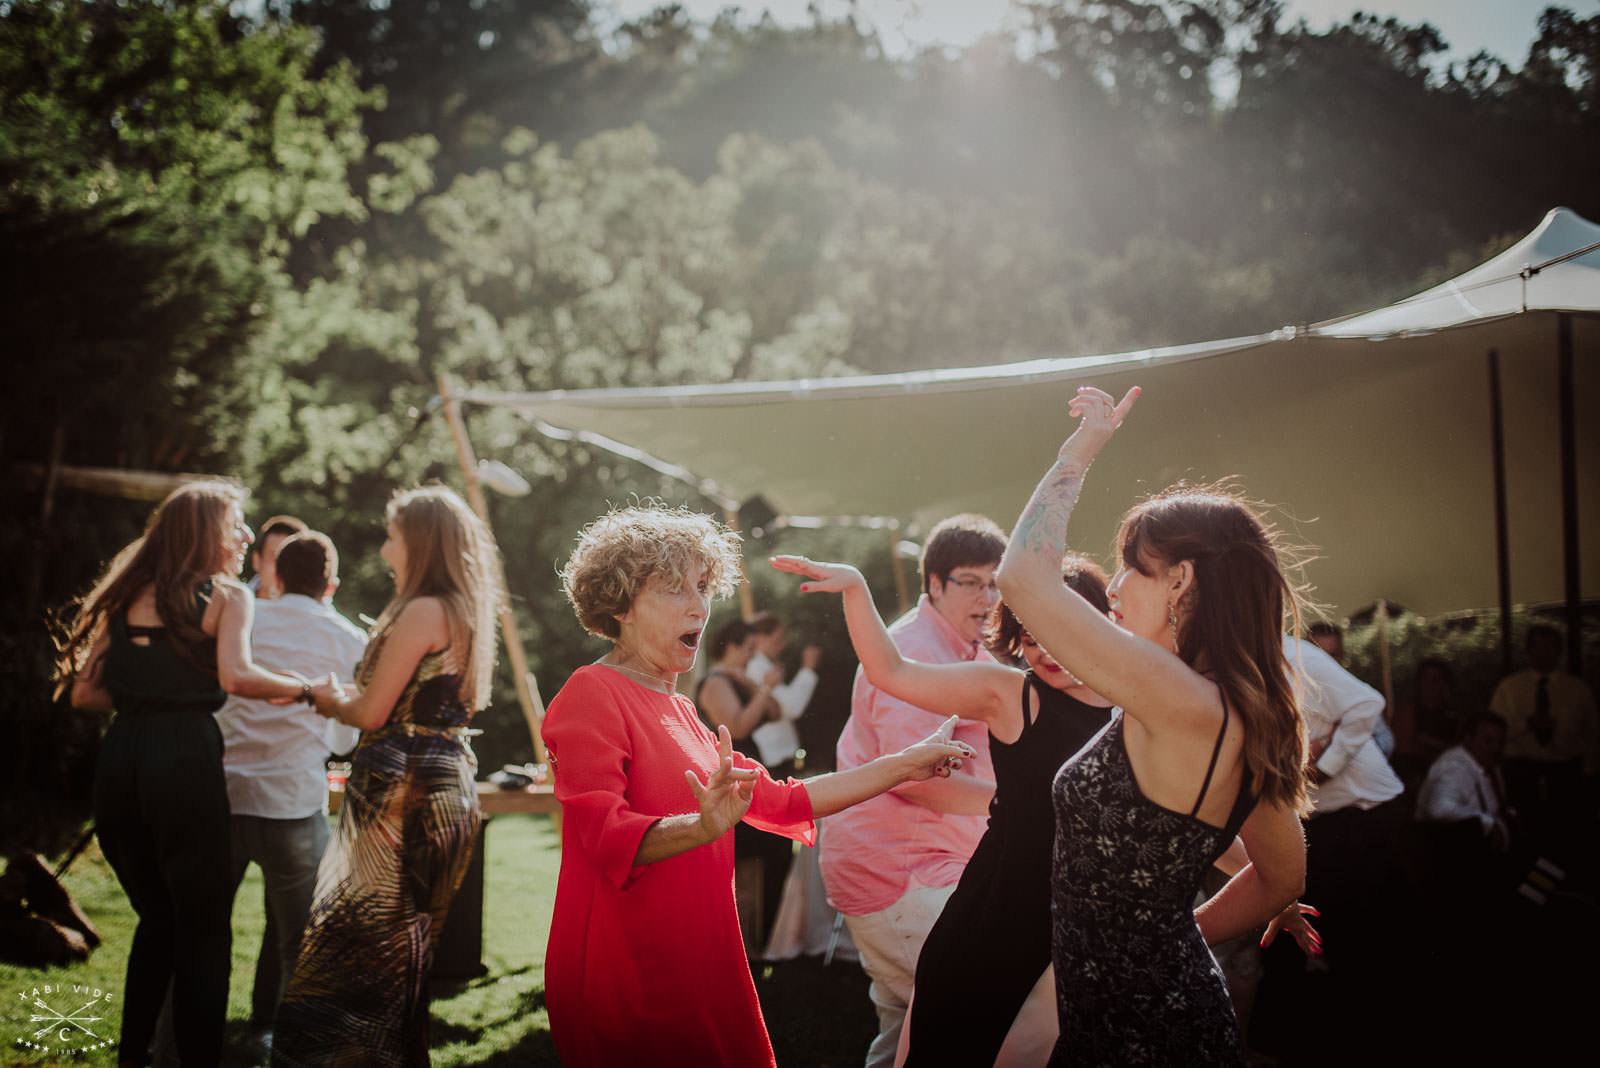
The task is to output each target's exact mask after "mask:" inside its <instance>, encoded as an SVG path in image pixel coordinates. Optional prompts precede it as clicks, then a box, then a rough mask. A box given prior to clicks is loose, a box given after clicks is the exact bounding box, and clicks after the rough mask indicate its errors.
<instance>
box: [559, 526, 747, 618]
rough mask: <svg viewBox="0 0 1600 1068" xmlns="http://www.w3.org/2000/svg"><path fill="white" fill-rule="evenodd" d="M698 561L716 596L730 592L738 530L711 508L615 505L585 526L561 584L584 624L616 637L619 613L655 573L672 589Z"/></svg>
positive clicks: (735, 577)
mask: <svg viewBox="0 0 1600 1068" xmlns="http://www.w3.org/2000/svg"><path fill="white" fill-rule="evenodd" d="M695 566H698V567H700V568H701V569H702V570H703V571H704V572H705V580H706V583H707V585H708V586H709V588H710V590H711V594H712V596H713V597H726V596H728V595H729V594H731V593H732V592H733V591H734V590H735V589H736V588H738V585H739V577H740V575H741V574H742V571H743V568H742V560H741V556H740V551H739V535H738V534H736V533H734V532H733V531H732V530H729V529H728V528H727V527H726V526H724V525H723V524H721V523H719V522H717V521H716V520H715V519H713V518H712V517H711V516H708V515H701V514H700V513H698V512H691V511H689V510H688V509H687V508H668V507H667V506H666V505H665V504H662V503H659V502H655V501H646V502H645V503H643V504H640V505H631V506H629V507H626V508H613V509H612V510H611V511H609V512H607V513H606V514H605V515H603V516H601V517H600V518H599V519H596V520H595V521H594V522H593V523H590V524H589V525H588V526H586V527H584V528H583V532H582V533H581V534H579V535H578V544H577V546H576V547H575V548H574V549H573V550H572V556H571V557H569V558H568V559H567V562H566V565H565V566H564V567H562V569H561V588H562V590H563V591H564V592H565V593H566V595H567V600H568V601H570V602H572V608H573V611H575V612H577V614H578V622H579V623H580V624H582V625H583V629H584V630H586V631H588V632H589V633H590V634H594V635H597V636H598V637H601V638H609V639H612V640H615V639H616V638H617V636H618V635H619V634H620V633H621V627H620V625H619V624H618V623H617V616H619V615H623V614H625V613H626V612H627V611H628V609H629V608H631V607H632V606H633V599H634V598H635V597H636V596H638V594H639V591H640V590H642V589H644V586H645V583H647V582H649V581H650V579H651V577H652V576H655V575H662V576H665V577H666V578H668V579H669V580H670V581H671V582H672V584H673V586H672V588H673V590H674V591H676V590H677V589H678V587H679V584H681V583H682V582H683V580H684V577H685V576H686V575H687V574H688V573H689V570H690V568H692V567H695Z"/></svg>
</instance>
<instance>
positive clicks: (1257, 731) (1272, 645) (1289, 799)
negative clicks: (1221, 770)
mask: <svg viewBox="0 0 1600 1068" xmlns="http://www.w3.org/2000/svg"><path fill="white" fill-rule="evenodd" d="M1117 543H1118V551H1119V554H1120V556H1121V558H1122V562H1123V564H1124V565H1125V566H1127V567H1131V568H1134V569H1135V570H1137V571H1138V572H1139V573H1140V574H1142V575H1153V574H1155V573H1156V572H1157V570H1158V569H1159V568H1160V567H1161V566H1171V565H1174V564H1178V563H1181V562H1182V561H1184V560H1188V561H1190V562H1192V563H1193V565H1194V581H1193V583H1192V584H1191V585H1190V587H1189V590H1188V591H1187V592H1186V593H1185V594H1184V596H1183V599H1182V601H1181V603H1180V604H1179V605H1178V606H1177V609H1178V612H1179V615H1180V618H1181V620H1182V625H1181V627H1180V629H1179V632H1178V656H1179V657H1180V658H1181V659H1182V660H1183V661H1184V663H1186V664H1188V665H1189V666H1190V667H1192V668H1194V669H1195V670H1196V671H1198V672H1200V673H1201V674H1203V675H1205V676H1206V677H1208V678H1210V679H1213V680H1215V681H1216V683H1217V684H1218V685H1220V686H1221V687H1222V690H1223V693H1224V694H1225V695H1226V697H1227V699H1228V703H1229V705H1230V706H1232V708H1233V709H1234V710H1235V711H1236V712H1238V714H1239V717H1240V719H1241V720H1242V721H1243V723H1244V730H1245V736H1244V757H1245V760H1246V762H1247V763H1248V764H1249V766H1250V770H1251V772H1252V773H1253V775H1254V776H1255V782H1256V787H1257V790H1258V795H1259V797H1260V798H1261V799H1262V800H1264V801H1267V802H1269V803H1272V804H1281V805H1287V806H1288V807H1290V808H1292V809H1294V810H1295V811H1296V812H1298V813H1300V814H1302V815H1303V814H1305V812H1306V810H1307V805H1308V801H1307V796H1306V730H1305V722H1304V720H1303V719H1302V718H1301V715H1300V706H1299V702H1298V701H1297V699H1296V697H1295V692H1294V685H1293V682H1292V679H1291V676H1290V673H1289V672H1290V669H1289V664H1288V661H1287V659H1286V658H1285V657H1284V654H1283V634H1284V628H1285V625H1286V623H1289V622H1291V621H1292V623H1294V624H1298V622H1299V616H1300V601H1299V594H1298V591H1297V590H1296V588H1295V587H1294V586H1293V585H1292V584H1291V583H1290V582H1289V581H1288V579H1287V578H1285V576H1284V573H1283V569H1282V568H1281V567H1280V566H1279V559H1278V550H1277V546H1276V540H1275V533H1274V531H1273V530H1272V528H1271V527H1270V526H1269V525H1268V524H1267V523H1266V522H1265V521H1263V520H1262V518H1261V517H1260V515H1258V514H1257V512H1256V510H1255V509H1254V508H1252V507H1251V506H1250V505H1249V504H1248V503H1246V502H1245V501H1244V499H1243V498H1242V497H1240V496H1239V495H1238V494H1237V493H1236V492H1234V491H1233V490H1232V489H1231V488H1229V487H1227V486H1200V487H1193V486H1185V485H1182V484H1180V485H1178V486H1174V487H1172V488H1171V489H1169V490H1166V491H1164V492H1163V493H1161V494H1159V495H1157V496H1155V497H1153V498H1151V499H1150V500H1147V501H1145V502H1143V503H1142V504H1139V505H1136V506H1135V507H1134V508H1133V509H1132V510H1131V511H1129V512H1128V514H1127V515H1126V516H1125V517H1123V520H1122V529H1121V530H1120V531H1119V532H1118V534H1117Z"/></svg>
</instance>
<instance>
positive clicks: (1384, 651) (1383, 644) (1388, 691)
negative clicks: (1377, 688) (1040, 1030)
mask: <svg viewBox="0 0 1600 1068" xmlns="http://www.w3.org/2000/svg"><path fill="white" fill-rule="evenodd" d="M1378 667H1379V675H1380V677H1381V679H1382V682H1383V719H1384V722H1386V723H1387V722H1389V721H1390V720H1392V719H1393V718H1394V665H1393V664H1392V663H1390V660H1389V602H1388V601H1385V600H1384V599H1383V598H1382V597H1380V598H1378Z"/></svg>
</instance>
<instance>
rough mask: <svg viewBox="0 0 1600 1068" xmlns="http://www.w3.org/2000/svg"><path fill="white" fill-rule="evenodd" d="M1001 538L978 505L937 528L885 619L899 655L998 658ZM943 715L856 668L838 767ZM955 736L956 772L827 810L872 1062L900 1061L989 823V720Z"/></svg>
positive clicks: (860, 760) (831, 877)
mask: <svg viewBox="0 0 1600 1068" xmlns="http://www.w3.org/2000/svg"><path fill="white" fill-rule="evenodd" d="M1005 548H1006V538H1005V534H1004V533H1003V532H1002V531H1001V530H1000V528H999V527H997V526H995V524H994V523H993V522H991V521H990V520H988V519H986V518H984V517H983V516H978V515H959V516H955V517H953V518H950V519H946V520H944V521H943V522H941V523H940V524H939V525H938V526H936V527H934V528H933V531H932V533H931V534H930V535H929V537H928V541H927V544H926V545H925V546H924V547H923V551H922V597H921V599H920V600H919V601H918V602H917V607H916V608H915V609H914V610H912V611H911V612H908V613H907V614H906V615H904V616H902V617H901V618H900V619H898V620H896V621H895V622H894V623H893V624H891V625H890V627H889V633H890V635H891V636H892V637H893V638H894V643H895V646H896V648H898V649H899V650H900V653H901V655H902V656H905V657H906V658H907V659H910V660H920V661H922V662H924V663H930V664H953V663H958V662H960V661H963V660H976V659H991V658H990V656H989V653H988V651H987V650H986V649H984V647H983V632H984V627H985V625H986V623H987V622H988V619H989V614H990V612H991V611H992V610H993V608H994V606H995V603H996V602H997V601H998V600H999V599H1000V593H999V590H998V589H997V588H996V587H995V583H994V573H995V569H996V567H997V566H998V565H999V563H1000V556H1001V554H1002V553H1004V552H1005ZM943 720H944V717H942V716H939V715H937V714H935V713H933V712H929V711H927V710H926V709H922V708H918V707H916V706H915V705H909V704H907V703H906V702H904V701H901V700H899V699H897V698H894V697H890V696H889V695H888V694H886V693H884V692H883V691H882V690H880V689H878V688H877V687H876V686H873V685H872V684H871V683H869V682H867V679H866V675H865V673H863V672H862V671H860V670H859V669H858V670H857V671H856V681H855V690H854V692H853V694H852V695H851V701H850V719H849V720H848V721H846V723H845V726H844V731H843V733H841V734H840V735H839V745H838V766H839V769H840V770H841V771H842V770H844V769H845V768H853V767H857V766H859V765H862V764H865V763H867V762H869V761H871V760H873V759H875V758H877V757H879V756H882V755H883V754H885V753H894V752H899V751H900V750H901V749H904V748H905V747H906V746H907V745H910V744H912V743H914V742H917V741H919V740H921V739H923V738H926V737H927V736H928V735H929V734H930V733H931V732H932V731H933V730H935V729H936V728H937V727H938V726H939V724H940V723H942V722H943ZM956 738H957V739H958V740H960V741H963V742H965V743H967V745H969V746H971V747H972V749H973V750H974V751H975V753H976V756H974V757H973V758H971V759H970V760H967V761H965V762H964V763H963V766H962V769H961V771H960V772H959V773H957V774H955V775H952V776H950V777H949V778H948V779H930V780H928V781H927V782H919V783H906V784H904V785H901V786H899V787H896V788H895V789H893V790H890V791H888V792H887V793H883V794H880V795H878V796H877V797H875V798H872V799H871V800H869V801H865V802H863V803H861V804H859V805H857V806H855V807H854V808H851V809H846V810H845V811H843V812H840V813H838V814H837V815H834V816H830V817H828V821H827V828H826V830H825V831H824V832H823V835H822V857H821V867H822V881H823V884H824V885H825V886H826V887H827V890H828V902H829V903H830V904H831V905H832V906H833V907H834V908H836V909H838V910H839V911H840V912H842V913H843V914H844V918H845V922H846V923H847V924H848V925H849V927H850V935H851V938H853V939H854V941H855V944H856V949H857V950H859V951H860V953H861V966H862V967H863V968H864V969H866V972H867V975H868V976H869V977H870V978H871V979H872V989H871V995H872V1002H873V1004H874V1005H875V1006H876V1007H877V1010H878V1036H877V1037H876V1038H875V1039H873V1042H872V1046H871V1048H870V1049H869V1050H868V1051H867V1062H866V1063H867V1068H880V1066H885V1065H891V1064H893V1063H894V1056H895V1047H896V1046H897V1045H898V1044H899V1041H900V1026H901V1023H902V1022H903V1021H904V1019H905V1012H906V1004H907V1002H908V1000H909V999H910V997H911V987H912V983H913V980H914V979H915V976H916V969H917V957H918V955H919V954H921V952H922V943H923V942H924V941H925V940H926V939H927V937H928V931H929V930H931V929H932V927H933V922H934V920H936V919H938V918H939V913H940V911H941V910H942V909H943V908H944V904H945V902H946V901H947V900H948V899H949V897H950V895H951V893H952V892H953V891H954V890H955V887H956V882H957V881H958V880H959V879H960V878H961V872H962V870H963V869H964V868H965V867H966V866H967V861H968V859H970V858H971V856H972V851H973V850H974V849H975V848H977V845H978V839H979V838H981V837H982V836H983V831H984V828H985V826H986V825H987V823H988V813H989V800H990V798H992V797H993V796H994V770H993V766H992V765H991V764H990V762H989V734H988V731H987V730H986V729H985V727H984V726H983V724H981V723H972V722H966V721H963V722H962V723H961V725H960V726H959V727H957V728H956Z"/></svg>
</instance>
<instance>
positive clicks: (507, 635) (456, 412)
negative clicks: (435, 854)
mask: <svg viewBox="0 0 1600 1068" xmlns="http://www.w3.org/2000/svg"><path fill="white" fill-rule="evenodd" d="M439 396H440V397H442V398H443V399H444V416H445V419H446V420H447V421H448V422H449V424H450V436H451V437H452V438H454V439H455V443H456V459H458V460H460V461H461V477H462V478H463V479H465V480H466V483H467V502H468V503H469V504H471V505H472V510H473V511H474V512H477V513H478V518H479V519H481V520H483V525H484V526H486V527H488V526H489V502H488V501H486V500H484V497H483V487H482V485H480V484H479V482H478V462H477V460H476V459H474V458H473V455H472V442H471V441H470V440H468V438H467V426H466V424H465V423H463V422H462V421H461V408H460V406H459V405H457V404H456V399H455V397H454V396H453V395H452V394H451V392H450V378H449V376H448V375H446V374H444V373H443V372H440V374H439ZM493 533H494V530H493V528H492V527H490V535H491V536H492V535H493ZM500 567H501V574H500V581H501V584H502V585H504V584H505V565H504V564H501V565H500ZM500 635H501V637H502V638H504V639H505V643H506V656H507V657H508V658H509V659H510V660H511V682H512V685H513V686H515V688H516V691H517V704H519V705H521V706H522V718H523V719H524V720H526V721H527V724H528V734H529V735H530V736H531V737H532V738H533V759H534V763H536V764H545V763H548V760H547V759H546V757H545V754H544V739H543V738H541V737H539V726H540V724H542V723H543V722H544V702H543V701H541V700H540V699H539V686H538V683H537V682H536V681H535V680H534V677H533V673H532V672H530V671H529V670H528V658H527V657H526V656H525V655H524V654H523V651H522V637H521V635H519V634H518V633H517V619H516V616H514V615H513V614H512V612H511V605H510V603H509V601H508V602H507V603H506V604H505V605H504V606H503V607H501V609H500Z"/></svg>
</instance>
